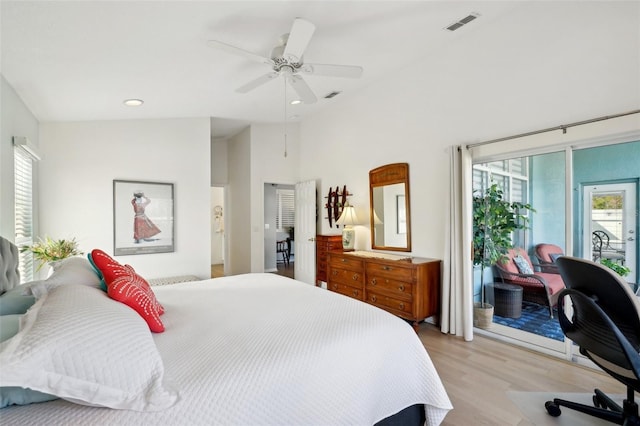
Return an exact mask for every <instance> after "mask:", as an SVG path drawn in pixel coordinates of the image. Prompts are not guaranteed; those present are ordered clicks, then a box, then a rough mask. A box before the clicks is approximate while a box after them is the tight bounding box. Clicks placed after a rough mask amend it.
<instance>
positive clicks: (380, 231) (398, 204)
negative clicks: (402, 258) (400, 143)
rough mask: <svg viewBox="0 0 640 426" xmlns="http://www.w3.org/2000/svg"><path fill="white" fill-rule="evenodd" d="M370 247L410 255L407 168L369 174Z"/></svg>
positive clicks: (395, 166)
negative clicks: (405, 252)
mask: <svg viewBox="0 0 640 426" xmlns="http://www.w3.org/2000/svg"><path fill="white" fill-rule="evenodd" d="M369 191H370V199H371V215H370V216H371V217H370V219H371V246H372V248H373V249H379V250H395V251H410V250H411V229H410V228H411V227H410V222H411V221H410V214H409V165H408V164H406V163H398V164H389V165H386V166H382V167H378V168H377V169H374V170H371V171H370V172H369Z"/></svg>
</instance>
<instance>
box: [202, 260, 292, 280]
mask: <svg viewBox="0 0 640 426" xmlns="http://www.w3.org/2000/svg"><path fill="white" fill-rule="evenodd" d="M277 268H278V272H276V274H278V275H283V276H285V277H289V278H293V259H292V260H291V262H289V265H284V264H282V263H278V264H277ZM219 277H224V265H223V264H218V265H211V278H219Z"/></svg>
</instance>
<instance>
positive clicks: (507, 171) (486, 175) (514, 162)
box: [473, 157, 530, 247]
mask: <svg viewBox="0 0 640 426" xmlns="http://www.w3.org/2000/svg"><path fill="white" fill-rule="evenodd" d="M493 183H496V184H498V187H499V188H500V189H501V190H502V192H503V194H504V199H505V200H507V201H510V202H516V201H517V202H520V203H525V204H528V203H530V200H529V190H528V185H529V158H528V157H521V158H511V159H508V160H499V161H491V162H488V163H479V164H474V166H473V190H474V191H484V190H485V189H487V188H488V187H489V186H490V185H491V184H493ZM523 214H524V215H527V216H528V214H529V212H528V211H527V212H524V213H523ZM515 234H516V235H513V243H514V245H516V246H523V247H524V246H525V245H526V241H525V238H526V234H525V233H524V232H517V233H515Z"/></svg>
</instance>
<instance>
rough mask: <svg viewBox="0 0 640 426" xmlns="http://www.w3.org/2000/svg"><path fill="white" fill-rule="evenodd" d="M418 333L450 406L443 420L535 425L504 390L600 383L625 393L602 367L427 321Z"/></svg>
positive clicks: (583, 389) (585, 387)
mask: <svg viewBox="0 0 640 426" xmlns="http://www.w3.org/2000/svg"><path fill="white" fill-rule="evenodd" d="M418 335H419V337H420V340H421V341H422V343H423V344H424V346H425V347H426V348H427V351H428V352H429V355H430V357H431V359H432V361H433V363H434V365H435V367H436V370H437V371H438V374H439V375H440V378H441V379H442V382H443V383H444V386H445V389H446V390H447V393H448V394H449V398H450V399H451V403H452V404H453V407H454V409H453V410H452V411H450V412H449V414H448V415H447V417H446V418H445V420H444V422H443V423H442V424H443V425H449V426H459V425H492V426H493V425H505V426H506V425H518V426H531V425H533V423H531V422H529V421H528V420H527V419H526V418H524V417H523V415H522V413H521V412H520V410H519V409H518V408H517V407H516V406H515V405H514V404H513V403H512V402H511V400H510V399H509V397H508V396H507V391H528V392H554V391H555V392H579V393H590V392H593V389H594V388H596V387H598V388H600V389H601V390H602V391H604V392H605V393H611V394H624V393H626V391H625V388H624V386H623V385H622V384H620V383H619V382H617V381H616V380H614V379H612V378H611V377H609V376H608V375H606V374H605V373H603V372H601V371H597V370H592V369H589V368H586V367H581V366H578V365H575V364H572V363H569V362H568V361H564V360H561V359H557V358H553V357H550V356H547V355H543V354H539V353H536V352H533V351H529V350H527V349H523V348H519V347H516V346H512V345H509V344H507V343H503V342H499V341H496V340H492V339H490V338H487V337H483V336H477V335H475V336H474V340H473V341H472V342H465V341H464V340H463V339H462V338H461V337H456V336H452V335H447V334H443V333H441V332H440V329H439V328H437V327H436V326H435V325H433V324H429V323H422V324H420V329H419V331H418ZM540 409H541V410H544V407H540Z"/></svg>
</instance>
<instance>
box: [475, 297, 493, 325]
mask: <svg viewBox="0 0 640 426" xmlns="http://www.w3.org/2000/svg"><path fill="white" fill-rule="evenodd" d="M492 324H493V305H490V304H488V303H485V304H484V305H483V304H481V303H474V304H473V326H474V327H478V328H484V329H489V328H491V325H492Z"/></svg>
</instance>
